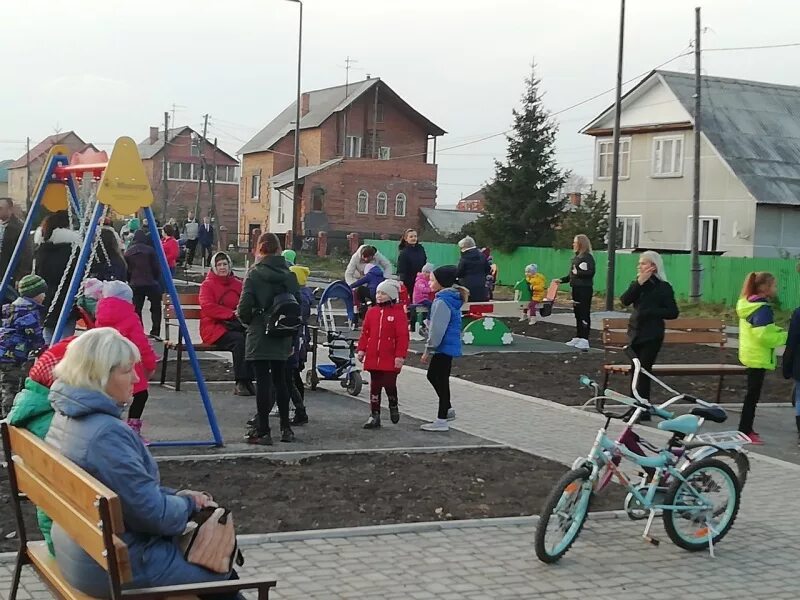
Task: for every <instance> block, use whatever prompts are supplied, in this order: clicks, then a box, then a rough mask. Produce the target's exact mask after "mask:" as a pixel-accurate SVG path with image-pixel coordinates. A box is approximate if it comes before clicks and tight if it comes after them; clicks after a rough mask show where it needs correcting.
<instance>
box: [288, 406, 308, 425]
mask: <svg viewBox="0 0 800 600" xmlns="http://www.w3.org/2000/svg"><path fill="white" fill-rule="evenodd" d="M306 423H308V413H307V412H306V409H305V407H304V408H295V409H294V416H293V417H292V425H305V424H306Z"/></svg>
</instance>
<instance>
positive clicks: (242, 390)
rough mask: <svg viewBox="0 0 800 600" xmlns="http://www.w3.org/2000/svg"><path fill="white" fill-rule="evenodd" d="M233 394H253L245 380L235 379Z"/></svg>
mask: <svg viewBox="0 0 800 600" xmlns="http://www.w3.org/2000/svg"><path fill="white" fill-rule="evenodd" d="M233 395H234V396H252V395H253V394H252V393H251V392H250V387H249V386H248V385H247V382H246V381H237V382H236V387H234V388H233Z"/></svg>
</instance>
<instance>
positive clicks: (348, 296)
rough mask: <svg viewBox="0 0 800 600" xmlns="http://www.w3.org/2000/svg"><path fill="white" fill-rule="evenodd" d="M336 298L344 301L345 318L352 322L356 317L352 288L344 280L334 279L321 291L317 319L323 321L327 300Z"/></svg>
mask: <svg viewBox="0 0 800 600" xmlns="http://www.w3.org/2000/svg"><path fill="white" fill-rule="evenodd" d="M336 300H340V301H341V302H343V303H344V308H345V310H346V311H347V320H348V321H350V322H353V321H354V320H355V318H356V315H355V310H354V308H353V290H351V289H350V286H349V285H347V284H346V283H345V282H344V281H334V282H332V283H331V284H330V285H329V286H328V287H327V288H325V291H323V292H322V296H320V299H319V305H318V306H317V319H319V321H320V322H323V312H324V310H325V309H326V308H327V307H328V302H331V301H336Z"/></svg>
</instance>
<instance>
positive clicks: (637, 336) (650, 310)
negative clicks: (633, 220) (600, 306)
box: [620, 250, 680, 420]
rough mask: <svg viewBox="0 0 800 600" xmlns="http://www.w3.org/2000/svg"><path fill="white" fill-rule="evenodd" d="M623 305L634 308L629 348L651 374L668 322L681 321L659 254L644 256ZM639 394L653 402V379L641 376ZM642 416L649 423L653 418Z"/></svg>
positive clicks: (646, 253) (645, 254)
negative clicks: (651, 388) (651, 392)
mask: <svg viewBox="0 0 800 600" xmlns="http://www.w3.org/2000/svg"><path fill="white" fill-rule="evenodd" d="M620 302H622V305H623V306H631V305H632V306H633V314H631V318H630V321H628V346H629V347H630V349H631V350H632V351H633V352H634V353H635V354H636V356H637V357H639V360H640V361H641V363H642V367H644V368H645V369H647V370H648V371H650V370H651V369H652V368H653V365H654V364H655V363H656V357H657V356H658V352H659V351H660V350H661V345H662V344H663V343H664V330H665V325H664V320H665V319H677V318H678V315H679V314H680V313H679V310H678V305H677V303H676V302H675V292H674V291H673V290H672V286H671V285H670V284H669V283H668V282H667V274H666V272H665V271H664V261H663V260H662V258H661V255H660V254H659V253H658V252H653V251H652V250H648V251H647V252H642V254H641V256H640V257H639V266H638V273H637V275H636V279H635V280H633V281H632V282H631V285H630V286H629V287H628V289H627V290H625V292H624V293H623V294H622V296H621V297H620ZM636 391H637V392H638V393H639V395H640V396H641V397H642V398H645V399H646V400H649V399H650V378H649V377H647V376H645V375H642V376H640V377H639V381H638V385H637V386H636ZM642 416H644V417H645V420H646V419H647V418H648V417H649V416H650V415H649V414H645V415H642Z"/></svg>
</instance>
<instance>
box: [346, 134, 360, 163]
mask: <svg viewBox="0 0 800 600" xmlns="http://www.w3.org/2000/svg"><path fill="white" fill-rule="evenodd" d="M354 140H357V145H356V149H357V150H358V152H356V153H351V152H350V151H351V149H352V147H353V141H354ZM361 151H362V143H361V136H358V135H348V136H347V137H346V138H345V158H361Z"/></svg>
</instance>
